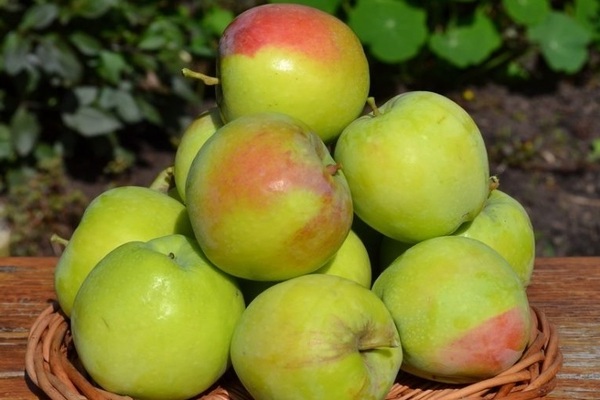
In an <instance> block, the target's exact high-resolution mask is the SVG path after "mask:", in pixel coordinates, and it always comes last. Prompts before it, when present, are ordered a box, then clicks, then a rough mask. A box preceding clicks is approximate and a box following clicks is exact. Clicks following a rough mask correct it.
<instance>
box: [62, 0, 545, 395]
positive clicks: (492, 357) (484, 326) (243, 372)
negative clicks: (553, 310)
mask: <svg viewBox="0 0 600 400" xmlns="http://www.w3.org/2000/svg"><path fill="white" fill-rule="evenodd" d="M218 66H219V74H218V75H219V76H218V78H215V79H212V80H210V82H212V83H216V85H217V86H216V88H217V100H218V107H217V108H214V109H211V110H208V111H206V112H205V113H204V114H202V115H200V116H199V117H198V118H197V120H196V121H194V123H193V124H191V125H190V126H189V128H188V129H187V130H186V131H185V132H184V135H183V137H182V141H181V144H180V146H179V148H178V150H177V153H176V154H175V157H174V167H173V169H172V170H170V172H172V174H171V175H169V174H167V175H166V177H167V180H166V181H165V182H167V183H168V185H166V186H167V188H166V189H165V190H158V189H157V187H162V186H164V185H162V183H164V182H163V181H162V180H161V179H162V178H160V179H157V181H156V185H153V186H152V187H148V188H144V187H131V186H130V187H117V188H114V189H111V190H108V191H106V192H105V193H103V194H101V195H100V196H98V197H97V198H96V199H95V200H94V201H93V202H92V203H91V204H90V205H89V207H88V208H87V210H86V212H85V214H84V216H83V218H82V221H81V223H80V224H79V226H78V227H77V229H76V230H75V232H74V233H73V235H72V237H71V238H70V240H69V241H68V243H67V245H66V247H65V249H64V252H63V254H62V256H61V257H60V259H59V262H58V265H57V268H56V273H55V284H56V293H57V297H58V301H59V303H60V306H61V309H62V310H63V312H64V313H65V314H66V315H67V316H69V317H70V322H71V330H72V335H73V340H74V344H75V348H76V350H77V353H78V356H79V358H80V360H81V362H82V364H83V366H84V368H85V369H86V371H87V372H88V373H89V374H90V376H91V378H92V379H93V380H94V381H95V382H96V383H97V384H98V385H100V386H101V387H103V388H104V389H106V390H108V391H112V392H115V393H119V394H125V395H130V396H132V397H135V398H140V399H185V398H189V397H192V396H196V395H198V394H200V393H202V392H204V391H206V390H207V389H208V388H210V387H211V386H212V385H214V384H215V382H217V381H218V380H219V379H220V377H222V375H223V374H224V373H225V371H227V370H228V369H230V368H231V369H232V370H233V371H234V372H235V374H236V375H237V377H238V378H239V380H240V382H241V383H242V384H243V385H244V387H245V388H246V389H247V390H248V392H249V393H250V394H251V395H252V396H253V397H254V398H255V399H284V398H285V399H293V398H294V399H295V398H297V399H383V398H384V397H385V396H386V394H387V393H388V392H389V390H390V388H391V387H392V385H393V383H394V381H395V379H396V377H397V375H398V372H399V371H400V369H402V370H404V371H406V372H408V373H411V374H414V375H417V376H419V377H424V378H427V379H431V380H437V381H442V382H450V383H469V382H475V381H478V380H481V379H485V378H488V377H491V376H494V375H496V374H498V373H500V372H502V371H503V370H505V369H507V368H508V367H509V366H511V365H513V364H514V363H515V362H516V361H517V360H518V359H519V357H520V356H521V355H522V352H523V351H524V349H525V347H526V345H527V343H528V339H529V337H530V332H529V330H530V309H529V306H528V301H527V296H526V292H525V288H526V286H527V284H528V282H529V279H530V276H531V272H532V268H533V259H534V241H533V231H532V227H531V223H530V221H529V218H528V216H527V213H526V212H525V210H524V209H523V207H522V206H521V205H520V204H519V203H518V202H517V201H516V200H515V199H513V198H512V197H510V196H509V195H507V194H506V193H503V192H501V191H499V190H498V188H497V184H498V182H497V180H495V179H492V178H491V177H490V174H489V167H488V160H487V153H486V148H485V145H484V142H483V139H482V136H481V134H480V132H479V130H478V128H477V126H476V124H475V123H474V122H473V120H472V119H471V118H470V117H469V115H468V114H467V113H466V112H465V111H464V110H463V109H462V108H461V107H460V106H459V105H457V104H456V103H454V102H452V101H451V100H449V99H448V98H446V97H444V96H441V95H439V94H435V93H432V92H425V91H415V92H407V93H403V94H399V95H398V96H396V97H394V98H392V99H390V100H389V101H387V102H386V103H385V104H383V105H382V106H381V107H377V106H376V104H375V102H374V101H373V100H372V99H370V98H368V94H369V67H368V62H367V59H366V57H365V54H364V51H363V48H362V46H361V44H360V42H359V41H358V39H357V38H356V36H355V35H354V33H353V32H352V31H351V30H350V29H349V28H348V27H347V26H346V25H345V24H343V23H342V22H341V21H339V20H338V19H336V18H334V17H333V16H331V15H329V14H326V13H323V12H320V11H318V10H316V9H313V8H309V7H306V6H300V5H290V4H277V5H275V4H273V5H263V6H258V7H255V8H252V9H250V10H248V11H246V12H245V13H243V14H241V15H240V16H238V17H237V18H236V19H235V20H234V21H233V22H232V23H231V24H230V25H229V26H228V27H227V29H226V30H225V32H224V34H223V37H222V39H221V41H220V46H219V59H218ZM186 74H188V75H191V76H194V75H197V74H195V73H193V72H191V71H186ZM201 77H202V78H203V79H205V80H206V81H207V82H209V80H208V79H206V77H203V76H201ZM366 104H369V105H370V107H371V112H370V113H368V114H366V115H362V116H361V114H363V110H364V107H365V105H366Z"/></svg>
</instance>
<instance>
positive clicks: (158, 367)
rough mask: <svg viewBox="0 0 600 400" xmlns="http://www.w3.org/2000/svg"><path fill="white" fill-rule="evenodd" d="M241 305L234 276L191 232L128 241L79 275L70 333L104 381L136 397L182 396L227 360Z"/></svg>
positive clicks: (198, 388)
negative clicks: (202, 248) (210, 258)
mask: <svg viewBox="0 0 600 400" xmlns="http://www.w3.org/2000/svg"><path fill="white" fill-rule="evenodd" d="M244 307H245V306H244V300H243V297H242V294H241V292H240V291H239V290H238V288H237V285H236V283H235V282H234V280H233V279H232V278H231V277H229V276H228V275H226V274H224V273H223V272H221V271H220V270H219V269H218V268H216V267H215V266H213V265H212V264H210V263H209V262H208V260H207V259H206V258H205V257H204V255H203V254H202V252H201V251H200V249H199V248H198V246H197V244H195V243H194V242H193V240H192V239H190V238H187V237H185V236H182V235H168V236H163V237H160V238H157V239H154V240H151V241H149V242H128V243H126V244H123V245H122V246H119V247H118V248H116V249H115V250H113V251H111V252H110V253H109V254H108V255H107V256H106V257H105V258H103V259H102V261H100V263H98V266H97V267H96V268H94V270H93V271H92V272H90V274H89V275H88V277H87V278H86V279H85V281H84V282H83V284H82V286H81V289H80V291H79V293H78V294H77V297H76V298H75V302H74V305H73V314H72V317H71V326H72V332H73V340H74V343H75V347H76V349H77V353H78V355H79V357H80V359H81V361H82V363H83V366H84V367H85V369H86V371H87V372H89V373H90V375H91V376H92V378H93V379H94V381H96V382H98V384H100V385H101V386H102V387H103V388H105V389H107V390H110V391H113V392H115V393H120V394H126V395H129V396H132V397H135V398H143V399H165V400H166V399H169V400H174V399H187V398H190V397H192V396H194V395H196V394H198V393H200V392H202V391H204V390H206V389H207V388H209V387H210V386H211V385H212V384H213V383H214V382H215V381H216V380H217V379H218V378H219V377H220V376H221V375H222V374H223V373H224V372H225V370H226V369H227V367H228V366H229V345H230V341H231V336H232V334H233V329H234V327H235V325H236V323H237V321H238V320H239V318H240V317H241V315H242V312H243V310H244Z"/></svg>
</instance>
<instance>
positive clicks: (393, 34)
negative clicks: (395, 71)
mask: <svg viewBox="0 0 600 400" xmlns="http://www.w3.org/2000/svg"><path fill="white" fill-rule="evenodd" d="M426 19H427V15H426V13H425V11H424V10H422V9H420V8H416V7H413V6H411V5H409V4H407V3H405V2H403V1H394V0H361V1H358V3H357V5H356V7H355V8H354V9H353V10H351V11H350V14H349V17H348V25H349V26H350V27H351V28H352V29H353V30H354V31H355V32H356V34H357V35H358V37H359V38H360V40H361V41H362V42H363V43H364V44H365V45H366V46H368V47H369V50H370V51H371V53H372V54H373V55H374V56H375V57H376V58H378V59H379V60H381V61H383V62H387V63H398V62H401V61H404V60H408V59H410V58H412V57H414V56H415V55H416V54H417V53H418V52H419V50H420V48H421V47H422V45H423V44H424V43H425V41H426V40H427V34H428V31H427V24H426Z"/></svg>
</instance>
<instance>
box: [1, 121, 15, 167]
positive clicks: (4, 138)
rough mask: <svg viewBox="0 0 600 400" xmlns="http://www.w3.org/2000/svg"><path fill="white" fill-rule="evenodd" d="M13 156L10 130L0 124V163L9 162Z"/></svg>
mask: <svg viewBox="0 0 600 400" xmlns="http://www.w3.org/2000/svg"><path fill="white" fill-rule="evenodd" d="M13 156H14V152H13V146H12V141H11V139H10V128H9V127H8V126H7V125H5V124H0V162H1V161H3V160H10V159H11V158H12V157H13Z"/></svg>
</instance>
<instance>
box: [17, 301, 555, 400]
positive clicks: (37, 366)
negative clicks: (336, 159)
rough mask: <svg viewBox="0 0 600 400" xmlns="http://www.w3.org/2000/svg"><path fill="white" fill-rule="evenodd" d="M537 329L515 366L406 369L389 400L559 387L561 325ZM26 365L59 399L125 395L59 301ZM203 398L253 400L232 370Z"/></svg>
mask: <svg viewBox="0 0 600 400" xmlns="http://www.w3.org/2000/svg"><path fill="white" fill-rule="evenodd" d="M531 312H532V316H533V318H532V324H533V325H534V326H533V327H532V328H533V329H532V334H531V338H530V341H529V345H528V347H527V350H526V351H525V353H524V354H523V356H522V357H521V359H520V360H519V361H518V362H517V363H516V364H515V365H514V366H512V367H511V368H510V369H508V370H506V371H504V372H503V373H501V374H499V375H497V376H495V377H493V378H490V379H486V380H482V381H479V382H476V383H473V384H469V385H450V384H443V383H437V382H433V381H428V380H425V379H420V378H417V377H414V376H411V375H409V374H406V373H404V372H400V374H399V375H398V377H397V379H396V382H395V383H394V385H393V386H392V388H391V390H390V392H389V393H388V395H387V397H386V400H417V399H418V400H457V399H506V400H528V399H539V398H541V397H544V396H546V395H547V394H548V393H550V391H552V389H554V387H555V386H556V374H557V373H558V371H559V369H560V367H561V365H562V353H561V351H560V348H559V346H558V335H557V332H556V328H555V327H554V326H553V325H552V324H550V323H549V321H548V320H547V318H546V316H545V315H544V313H543V312H541V311H540V310H539V309H537V308H535V307H531ZM25 367H26V371H27V374H28V376H29V377H30V378H31V380H32V381H33V382H34V383H35V384H36V385H37V386H38V387H39V388H40V389H41V390H42V391H43V392H44V393H46V394H47V395H48V397H50V398H51V399H53V400H84V399H90V400H125V399H131V398H130V397H126V396H121V395H116V394H114V393H110V392H107V391H105V390H102V389H100V388H99V387H98V386H96V385H94V384H93V383H92V382H91V380H90V379H89V377H88V376H87V374H86V373H85V370H84V369H83V368H82V367H81V365H80V363H79V360H78V358H77V353H76V352H75V349H74V346H73V342H72V337H71V332H70V329H69V321H68V319H67V318H66V317H65V315H64V314H63V313H62V312H61V311H60V309H59V308H58V306H57V304H56V303H53V304H51V305H50V306H48V307H47V308H46V309H45V310H44V311H43V312H42V313H41V314H40V315H39V316H38V318H37V319H36V321H35V323H34V325H33V326H32V327H31V330H30V332H29V340H28V343H27V351H26V356H25ZM196 399H202V400H251V399H252V398H251V396H250V395H249V394H248V392H247V391H246V390H245V389H244V388H243V386H242V385H241V383H240V382H239V380H237V378H236V377H235V374H233V373H232V372H229V373H227V374H226V375H225V376H223V377H222V378H221V379H220V380H219V381H218V382H217V384H216V385H215V386H214V387H212V388H210V389H209V390H207V391H206V392H205V393H203V394H201V395H199V396H198V397H196Z"/></svg>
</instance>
